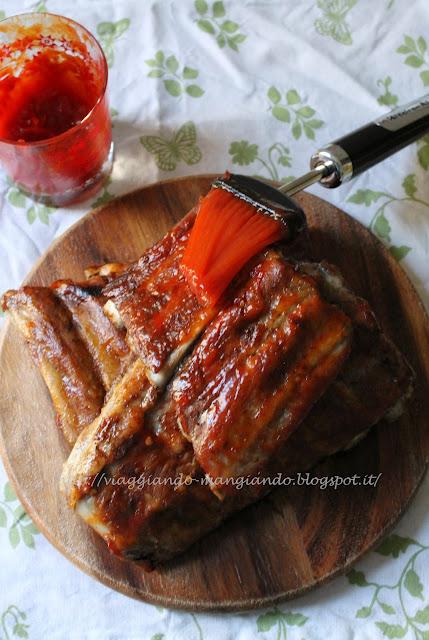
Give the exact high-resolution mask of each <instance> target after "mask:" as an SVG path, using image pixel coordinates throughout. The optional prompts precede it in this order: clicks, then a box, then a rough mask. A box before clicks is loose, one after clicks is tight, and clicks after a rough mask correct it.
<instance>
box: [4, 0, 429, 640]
mask: <svg viewBox="0 0 429 640" xmlns="http://www.w3.org/2000/svg"><path fill="white" fill-rule="evenodd" d="M25 11H36V12H43V11H51V12H52V13H59V14H64V15H67V16H69V17H71V18H73V19H75V20H77V21H78V22H80V23H82V24H83V25H85V26H86V27H87V28H88V29H89V30H90V31H91V32H92V33H94V35H95V36H96V37H97V38H98V39H99V41H100V44H101V45H102V47H103V49H104V52H105V55H106V59H107V62H108V65H109V86H108V92H109V101H110V113H111V117H112V124H113V129H112V131H113V139H114V143H115V162H114V168H113V172H112V175H111V176H110V178H109V180H108V181H107V182H106V183H105V184H104V185H103V187H102V189H101V190H100V191H99V193H97V194H95V195H94V196H93V197H92V198H91V199H90V200H89V201H87V202H84V203H80V204H79V205H75V206H73V207H71V208H68V209H65V208H55V209H54V208H51V207H46V206H45V205H42V204H40V203H36V202H33V201H32V200H31V199H30V198H29V197H28V196H27V195H26V194H25V193H24V192H22V191H21V190H20V189H19V188H18V187H17V186H16V185H15V184H14V183H13V181H12V180H11V179H10V178H9V177H8V176H6V175H5V174H4V173H2V171H1V168H0V265H1V269H0V292H3V291H5V290H6V289H9V288H13V287H17V286H19V284H20V282H21V281H22V280H23V279H24V277H25V275H26V274H27V273H28V271H29V270H30V268H31V267H32V265H33V263H34V262H35V261H36V260H37V259H38V258H39V257H40V255H41V254H42V253H43V252H44V251H45V250H46V249H47V248H48V247H49V245H50V244H51V243H52V242H53V241H54V240H55V238H57V237H58V236H59V235H60V234H61V233H63V232H64V231H66V230H67V229H68V228H69V227H70V226H71V225H72V224H73V223H74V222H76V221H77V220H79V219H80V218H81V217H82V216H83V215H84V214H86V213H87V212H89V211H91V210H92V209H94V208H95V207H99V206H103V205H105V204H106V203H108V202H109V201H110V200H112V199H113V198H115V197H117V196H120V195H122V194H124V193H126V192H128V191H131V190H134V189H138V188H141V187H143V186H145V185H148V184H151V183H153V182H156V181H157V180H165V179H169V178H173V177H177V176H183V175H189V174H204V173H217V174H220V173H222V172H223V171H225V170H226V169H229V170H231V171H235V172H238V173H245V174H249V175H253V176H257V177H259V178H261V179H269V180H275V181H279V182H283V183H286V182H288V181H290V180H292V179H293V178H294V177H297V176H299V175H300V174H302V173H303V172H304V171H306V170H307V168H308V164H309V159H310V156H311V154H312V153H313V152H314V151H315V150H316V149H317V148H318V147H320V146H322V145H324V144H326V143H327V142H329V141H331V140H335V139H336V138H338V137H340V136H341V135H343V134H345V133H347V132H349V131H352V130H353V129H355V128H357V127H359V126H361V125H362V124H364V123H365V122H366V121H369V120H372V119H375V118H378V117H380V116H381V115H382V114H384V113H386V112H387V111H388V110H389V109H392V108H394V107H396V106H398V105H400V104H402V103H406V102H408V101H410V100H411V99H413V98H416V97H418V96H420V95H423V94H425V92H427V91H428V87H429V49H428V47H429V4H428V2H427V0H413V2H410V1H409V0H377V1H375V0H303V1H302V2H296V0H282V1H281V2H280V1H277V0H224V1H222V2H221V1H217V0H216V1H213V0H140V1H138V2H137V1H136V0H92V1H89V0H44V1H43V2H36V1H34V2H32V1H31V0H14V1H13V2H10V1H8V0H0V19H3V18H4V17H7V16H10V15H12V14H15V13H20V12H25ZM310 191H311V192H313V193H315V194H317V195H318V196H320V197H322V198H325V199H327V200H329V201H330V202H332V203H333V204H335V205H336V206H338V207H340V208H342V209H343V210H345V211H346V212H347V213H349V214H350V215H352V216H353V217H355V218H356V219H357V220H359V221H360V222H361V223H362V224H364V225H365V226H366V227H368V228H369V229H370V230H371V232H372V233H374V234H375V235H376V236H377V237H378V238H379V239H380V241H381V242H383V243H384V244H385V246H386V247H387V248H388V250H389V251H390V252H391V254H392V256H394V258H395V259H396V260H398V261H399V262H400V263H401V266H402V267H403V268H404V269H405V270H406V271H407V273H408V274H409V276H410V278H411V279H412V281H413V283H414V284H415V286H416V288H417V289H418V292H419V294H420V296H421V297H422V300H423V302H424V303H425V304H426V305H427V306H428V308H429V134H428V135H426V136H425V137H423V138H422V139H421V140H420V141H418V142H417V143H416V144H414V145H412V146H411V147H409V148H408V149H405V150H403V151H402V152H401V153H400V154H398V155H397V156H395V157H392V158H391V159H389V160H387V161H386V162H385V163H383V164H381V165H379V166H377V167H374V168H373V169H372V170H371V171H369V172H368V173H366V174H363V175H361V176H359V177H358V178H357V179H355V180H353V181H352V182H349V183H347V184H345V185H343V186H342V187H341V188H339V189H336V190H335V189H334V190H328V189H323V188H321V187H319V186H314V187H312V188H311V189H310ZM106 258H108V256H106ZM3 323H4V314H2V313H0V326H1V325H2V324H3ZM29 375H30V372H29ZM31 375H33V372H31ZM0 379H1V372H0ZM380 481H381V482H382V479H381V480H380ZM57 482H58V478H52V486H50V487H49V488H46V490H48V491H50V492H52V491H57V489H56V486H57ZM41 490H45V488H41ZM388 490H389V491H391V492H392V494H394V492H395V491H397V490H398V489H397V487H391V488H390V487H389V488H388ZM350 499H351V500H353V495H352V488H351V493H350ZM428 505H429V480H425V481H424V482H423V484H422V487H421V489H420V490H419V492H418V494H417V497H416V499H415V500H414V502H413V504H412V505H411V507H410V509H409V511H408V512H407V513H406V514H405V515H404V517H403V518H402V520H401V521H400V522H399V523H398V524H397V525H396V527H395V528H394V529H393V530H392V531H391V532H390V534H389V535H388V536H387V537H386V538H385V539H384V540H383V541H381V542H380V544H379V545H378V546H377V548H376V549H375V550H373V551H371V552H370V553H368V554H367V555H366V556H365V557H364V558H362V559H361V560H359V562H357V564H356V565H354V566H353V567H350V569H349V570H348V573H347V575H344V576H339V577H337V578H335V579H334V580H332V581H331V582H330V583H327V584H326V585H324V586H323V587H321V588H320V589H318V590H317V591H314V592H312V593H308V594H307V595H304V596H302V597H300V598H298V599H297V600H295V601H292V602H280V603H278V604H276V605H275V606H274V605H272V606H269V607H266V608H264V609H260V610H257V611H253V612H243V613H237V614H217V615H214V614H205V613H193V614H192V613H188V612H181V611H177V610H168V609H165V608H162V607H159V606H158V607H157V606H154V605H150V604H145V603H142V602H137V601H134V600H131V599H129V598H127V597H125V596H123V595H121V594H119V593H116V592H114V591H111V590H110V589H109V588H107V587H105V586H103V585H101V584H99V583H97V582H96V581H94V580H93V579H92V578H90V577H88V576H86V575H84V574H83V573H81V572H80V571H79V569H77V568H76V567H74V566H73V565H71V564H70V563H69V562H68V561H67V560H66V559H65V558H64V557H63V556H62V555H61V554H60V553H59V552H58V551H57V550H55V549H54V548H53V547H52V546H51V545H50V543H49V542H48V541H47V540H46V539H45V537H44V536H43V535H42V534H40V533H39V531H38V529H37V526H36V523H34V522H32V520H31V519H30V517H29V516H28V515H27V514H26V512H25V510H24V507H23V506H22V505H21V504H20V502H19V500H18V498H17V496H16V495H15V492H14V490H13V488H12V485H11V484H10V482H9V481H8V479H7V476H6V472H5V470H4V468H3V466H2V465H1V464H0V563H1V572H0V583H1V589H0V640H11V639H12V638H14V639H15V638H31V639H32V640H39V639H40V640H47V639H49V640H65V639H69V638H70V639H71V640H75V639H76V640H84V639H85V640H86V639H88V640H326V638H329V639H330V640H331V639H332V640H349V639H350V640H351V639H353V640H369V639H370V640H381V639H384V638H405V639H406V640H429V568H428V567H429V509H428ZM219 570H222V568H221V567H220V568H219ZM191 579H192V577H191V576H190V580H191ZM208 579H209V578H208Z"/></svg>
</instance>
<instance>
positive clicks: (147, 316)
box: [103, 211, 216, 388]
mask: <svg viewBox="0 0 429 640" xmlns="http://www.w3.org/2000/svg"><path fill="white" fill-rule="evenodd" d="M194 220H195V212H192V211H191V212H190V213H189V214H188V215H187V216H185V218H183V219H182V220H181V221H180V222H179V223H178V224H177V225H176V226H175V227H173V229H172V230H171V231H170V232H169V233H167V234H166V235H165V236H164V237H163V238H162V240H160V241H159V242H158V243H157V244H155V245H154V246H153V247H151V248H150V249H148V250H147V251H145V253H144V254H143V256H142V257H141V258H140V259H139V260H138V261H137V262H135V263H134V264H132V265H131V266H130V267H129V269H127V270H126V271H125V272H124V273H123V274H122V275H120V276H119V277H118V278H116V279H115V280H113V281H112V282H111V283H110V284H108V285H107V286H106V287H105V289H104V291H103V294H104V295H105V296H106V297H107V298H108V302H107V304H106V312H107V313H108V314H109V315H110V316H111V318H112V319H113V321H114V322H115V323H116V324H117V325H120V323H123V325H124V326H125V327H126V329H127V338H128V343H129V345H130V347H131V349H132V350H133V351H134V352H135V353H136V354H137V355H138V356H140V357H141V358H142V360H143V362H144V363H145V364H146V366H147V369H148V376H149V378H150V379H151V381H152V382H153V383H154V384H156V385H158V386H159V387H161V388H162V387H163V386H165V384H166V383H167V381H168V379H169V378H170V376H171V374H172V373H173V371H174V369H175V368H176V366H177V364H178V363H179V362H180V361H181V359H182V358H183V356H184V354H185V352H186V351H187V350H188V349H189V348H190V347H191V345H192V344H193V342H194V341H195V340H196V339H197V337H198V335H199V334H200V333H201V331H202V330H203V329H204V328H205V326H206V325H207V324H208V323H209V322H210V320H211V319H212V318H213V317H214V315H215V314H216V309H209V308H205V307H202V306H201V305H200V304H199V303H198V300H197V298H196V297H195V295H194V294H193V293H192V291H191V289H190V288H189V286H188V284H187V282H186V280H185V278H184V276H183V275H182V273H181V270H180V262H181V259H182V256H183V252H184V250H185V246H186V243H187V241H188V238H189V234H190V232H191V229H192V225H193V223H194Z"/></svg>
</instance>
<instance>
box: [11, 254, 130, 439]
mask: <svg viewBox="0 0 429 640" xmlns="http://www.w3.org/2000/svg"><path fill="white" fill-rule="evenodd" d="M123 270H124V267H123V266H122V265H119V264H113V265H112V264H108V265H103V266H102V267H97V268H93V269H92V273H91V277H90V279H89V280H87V281H85V282H83V283H74V282H72V281H57V282H56V283H54V285H53V286H52V287H24V288H22V289H20V290H19V291H13V290H12V291H8V292H7V293H6V294H5V295H4V297H3V301H2V303H3V309H4V310H5V311H8V312H9V315H10V316H11V318H12V320H13V321H14V322H15V324H16V325H17V327H18V328H19V330H20V331H21V333H22V334H23V335H24V337H25V339H26V341H27V343H28V345H29V348H30V351H31V354H32V356H33V359H34V361H35V363H36V364H37V365H38V366H39V368H40V370H41V373H42V375H43V378H44V380H45V382H46V385H47V387H48V390H49V392H50V395H51V397H52V401H53V404H54V406H55V409H56V412H57V420H58V423H59V425H60V428H61V430H62V431H63V433H64V436H65V438H66V440H67V442H68V443H69V444H71V445H72V444H74V442H75V441H76V438H77V436H78V435H79V433H80V432H81V431H82V429H83V427H85V426H86V425H88V424H90V423H91V422H92V421H93V420H94V419H95V418H96V417H97V416H98V415H99V413H100V410H101V407H102V406H103V400H104V394H105V391H107V390H108V389H109V388H110V386H111V385H112V383H113V381H114V380H115V379H116V378H117V377H118V376H120V375H122V373H123V372H124V371H125V370H126V368H127V366H128V365H129V364H130V363H131V361H132V360H133V359H134V355H133V354H132V353H131V352H130V349H129V347H128V344H127V342H126V340H125V331H124V330H119V329H117V328H116V327H115V325H114V324H113V323H112V322H111V321H110V320H109V318H108V317H107V316H106V315H105V314H104V313H103V305H104V303H105V299H104V298H103V297H102V295H101V291H102V288H103V286H105V285H106V284H107V283H108V282H109V281H110V279H111V278H112V277H116V276H117V275H118V274H119V273H120V272H122V271H123Z"/></svg>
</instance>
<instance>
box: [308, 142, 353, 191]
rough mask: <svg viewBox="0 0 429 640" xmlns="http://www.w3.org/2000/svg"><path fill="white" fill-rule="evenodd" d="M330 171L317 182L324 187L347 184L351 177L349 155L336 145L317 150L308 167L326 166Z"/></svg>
mask: <svg viewBox="0 0 429 640" xmlns="http://www.w3.org/2000/svg"><path fill="white" fill-rule="evenodd" d="M328 163H329V165H330V171H329V172H328V173H327V174H326V175H325V176H323V177H322V178H320V180H319V182H320V184H321V185H323V186H324V187H328V188H330V189H331V188H333V187H338V186H339V185H340V184H342V183H343V182H347V181H348V180H350V179H351V178H352V176H353V164H352V161H351V159H350V156H349V154H348V153H347V152H346V151H345V150H344V149H343V148H342V147H340V146H339V145H338V144H335V143H334V144H329V145H327V146H326V147H324V148H323V149H319V151H316V153H314V154H313V155H312V156H311V160H310V167H311V168H312V169H315V168H316V167H317V166H320V165H325V164H328Z"/></svg>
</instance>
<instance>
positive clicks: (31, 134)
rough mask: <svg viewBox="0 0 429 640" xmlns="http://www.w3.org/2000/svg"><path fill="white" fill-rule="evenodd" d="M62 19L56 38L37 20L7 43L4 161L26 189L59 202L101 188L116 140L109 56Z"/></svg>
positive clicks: (2, 93)
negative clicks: (93, 50)
mask: <svg viewBox="0 0 429 640" xmlns="http://www.w3.org/2000/svg"><path fill="white" fill-rule="evenodd" d="M17 18H19V16H17ZM50 18H51V20H54V19H55V18H56V16H50ZM59 20H60V17H59V16H58V24H57V23H55V25H54V27H53V28H54V35H53V36H50V35H46V33H38V30H37V25H35V26H34V27H32V28H30V29H28V28H27V29H26V31H25V33H22V34H21V35H19V34H18V37H17V39H16V40H15V41H14V42H11V43H8V44H5V45H0V161H1V163H2V165H3V167H4V168H5V170H6V172H7V173H8V174H9V176H10V177H11V178H12V180H13V181H14V182H16V183H17V185H18V186H19V187H21V188H22V189H23V190H24V191H26V192H28V193H29V194H31V195H33V196H35V197H36V199H41V200H43V199H44V200H45V201H48V202H50V203H51V204H54V205H61V204H64V203H69V202H70V201H73V202H75V201H78V200H79V199H81V198H80V197H79V195H80V193H81V192H82V191H84V192H85V197H87V196H88V195H90V193H89V194H88V189H91V187H92V185H94V187H95V189H96V188H98V186H99V183H97V180H98V177H99V176H101V174H102V168H103V164H104V163H105V161H106V158H107V157H108V155H109V151H110V145H111V123H110V114H109V111H108V105H107V98H106V94H105V89H106V83H107V65H106V61H105V59H104V56H103V54H102V53H101V50H100V53H98V54H97V55H98V58H97V59H96V58H94V55H92V56H91V54H90V52H89V50H88V49H87V48H86V45H85V41H84V40H83V41H82V36H80V37H78V36H77V33H76V32H75V31H74V28H73V26H72V24H73V23H72V24H70V23H71V21H69V22H68V23H67V24H62V23H61V22H60V21H59ZM63 20H66V19H63ZM74 24H76V23H74ZM77 27H79V28H80V29H81V30H82V29H83V28H82V27H80V25H76V28H77ZM62 30H63V31H64V33H62ZM86 33H87V35H88V42H89V39H90V38H91V37H92V36H91V35H90V34H89V33H88V32H86ZM29 52H30V53H29ZM95 189H94V190H95ZM38 196H40V198H38Z"/></svg>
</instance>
